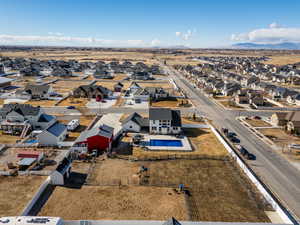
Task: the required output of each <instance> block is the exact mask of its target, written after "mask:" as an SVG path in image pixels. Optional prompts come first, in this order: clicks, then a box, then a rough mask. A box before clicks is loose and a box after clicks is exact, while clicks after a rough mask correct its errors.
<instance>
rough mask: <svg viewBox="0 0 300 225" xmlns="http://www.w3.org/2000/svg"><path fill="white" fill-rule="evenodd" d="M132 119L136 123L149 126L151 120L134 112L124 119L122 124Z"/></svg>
mask: <svg viewBox="0 0 300 225" xmlns="http://www.w3.org/2000/svg"><path fill="white" fill-rule="evenodd" d="M130 120H132V121H133V122H135V123H136V124H138V125H139V126H141V127H147V126H149V120H148V119H147V118H143V117H142V116H141V115H140V114H138V113H136V112H134V113H132V114H131V115H129V116H128V117H127V118H126V119H125V120H123V121H122V125H124V124H126V123H127V122H129V121H130Z"/></svg>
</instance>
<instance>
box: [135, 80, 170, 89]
mask: <svg viewBox="0 0 300 225" xmlns="http://www.w3.org/2000/svg"><path fill="white" fill-rule="evenodd" d="M137 83H138V84H139V85H140V86H141V87H142V88H145V87H161V88H167V89H173V88H174V86H173V85H172V84H171V83H170V82H168V81H161V82H137Z"/></svg>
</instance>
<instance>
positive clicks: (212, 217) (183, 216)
mask: <svg viewBox="0 0 300 225" xmlns="http://www.w3.org/2000/svg"><path fill="white" fill-rule="evenodd" d="M141 166H144V167H146V168H147V169H148V170H147V172H143V173H140V172H139V171H140V168H141ZM91 168H92V169H88V168H87V165H86V164H82V166H81V165H79V166H78V164H77V165H76V166H75V168H74V170H77V171H79V172H77V173H80V174H81V173H85V172H87V171H89V172H90V174H86V176H87V180H86V184H85V185H82V186H80V187H79V188H70V187H56V189H55V190H54V192H53V193H52V195H51V196H50V198H49V200H48V201H47V203H46V204H45V205H44V207H43V208H42V209H41V211H40V213H39V215H40V216H59V217H62V218H63V219H68V220H76V219H81V220H82V219H90V220H97V219H107V220H136V219H140V220H141V219H143V220H166V219H168V218H170V217H172V216H173V217H175V218H177V219H179V220H197V221H200V220H201V221H226V222H230V221H234V222H237V221H239V222H269V219H268V218H267V216H266V214H265V213H264V210H266V209H267V207H266V206H265V205H264V201H263V200H262V199H261V196H260V195H259V194H258V193H257V191H256V190H255V189H254V188H253V186H252V185H251V184H250V183H249V181H248V180H247V178H246V177H245V176H244V175H243V174H241V172H240V171H239V169H238V168H236V167H235V166H234V164H233V163H232V162H231V161H229V160H227V159H225V158H224V159H220V160H211V159H199V160H165V161H144V162H131V161H128V160H121V159H105V160H98V161H97V162H96V164H95V165H93V166H91ZM74 170H73V172H74ZM121 171H122V172H121ZM75 173H76V172H75ZM87 173H88V172H87ZM81 176H82V174H81ZM179 184H184V186H185V187H186V194H184V193H181V192H178V190H177V187H178V185H179Z"/></svg>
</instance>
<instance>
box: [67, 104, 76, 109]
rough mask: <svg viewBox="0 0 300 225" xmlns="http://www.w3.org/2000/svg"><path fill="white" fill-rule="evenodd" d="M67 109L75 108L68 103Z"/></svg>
mask: <svg viewBox="0 0 300 225" xmlns="http://www.w3.org/2000/svg"><path fill="white" fill-rule="evenodd" d="M67 109H76V108H75V106H72V105H70V106H68V107H67Z"/></svg>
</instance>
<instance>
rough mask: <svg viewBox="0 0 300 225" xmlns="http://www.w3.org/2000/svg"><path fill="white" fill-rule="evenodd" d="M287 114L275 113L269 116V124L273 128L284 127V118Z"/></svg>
mask: <svg viewBox="0 0 300 225" xmlns="http://www.w3.org/2000/svg"><path fill="white" fill-rule="evenodd" d="M286 115H287V113H286V112H277V113H274V114H272V116H271V120H270V122H271V124H272V125H273V126H276V127H277V126H285V125H286V119H285V117H286Z"/></svg>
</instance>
